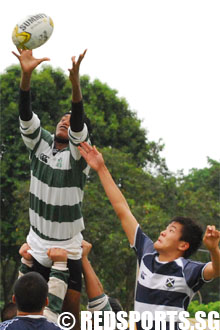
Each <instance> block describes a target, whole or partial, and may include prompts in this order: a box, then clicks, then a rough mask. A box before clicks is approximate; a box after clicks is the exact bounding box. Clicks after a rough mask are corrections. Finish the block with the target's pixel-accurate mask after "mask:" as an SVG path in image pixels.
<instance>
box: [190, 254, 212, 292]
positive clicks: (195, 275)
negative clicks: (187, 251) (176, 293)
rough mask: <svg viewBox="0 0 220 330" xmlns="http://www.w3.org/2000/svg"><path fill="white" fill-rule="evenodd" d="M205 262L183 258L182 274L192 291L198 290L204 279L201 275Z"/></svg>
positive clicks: (204, 281)
mask: <svg viewBox="0 0 220 330" xmlns="http://www.w3.org/2000/svg"><path fill="white" fill-rule="evenodd" d="M206 265H207V263H202V262H196V261H193V260H189V259H187V260H185V266H184V275H185V279H186V282H187V285H188V286H189V287H190V288H191V289H192V290H193V291H194V292H196V291H198V290H199V289H200V288H201V287H202V286H203V284H204V283H206V282H210V281H206V280H205V279H204V277H203V271H204V269H205V267H206Z"/></svg>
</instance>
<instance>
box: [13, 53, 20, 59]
mask: <svg viewBox="0 0 220 330" xmlns="http://www.w3.org/2000/svg"><path fill="white" fill-rule="evenodd" d="M12 54H14V55H15V56H16V57H17V58H18V59H20V56H19V55H18V54H17V53H15V52H13V51H12Z"/></svg>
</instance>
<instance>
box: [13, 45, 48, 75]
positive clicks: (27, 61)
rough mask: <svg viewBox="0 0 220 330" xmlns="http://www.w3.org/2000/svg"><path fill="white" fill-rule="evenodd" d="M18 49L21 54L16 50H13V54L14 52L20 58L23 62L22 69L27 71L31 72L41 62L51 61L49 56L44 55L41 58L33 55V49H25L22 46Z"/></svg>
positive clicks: (21, 62)
mask: <svg viewBox="0 0 220 330" xmlns="http://www.w3.org/2000/svg"><path fill="white" fill-rule="evenodd" d="M17 50H18V52H19V54H17V53H15V52H12V54H14V55H15V56H16V57H17V58H18V60H19V62H20V64H21V68H22V71H23V72H25V73H31V72H32V71H33V70H34V69H35V68H36V67H37V66H38V65H39V64H40V63H42V62H44V61H50V59H49V58H48V57H43V58H39V59H37V58H35V57H33V54H32V50H24V49H20V48H17Z"/></svg>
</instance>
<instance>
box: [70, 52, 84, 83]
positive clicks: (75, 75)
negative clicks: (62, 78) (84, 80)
mask: <svg viewBox="0 0 220 330" xmlns="http://www.w3.org/2000/svg"><path fill="white" fill-rule="evenodd" d="M86 52H87V49H85V50H84V52H83V53H82V54H80V55H79V57H78V60H77V61H76V56H72V58H71V60H72V68H71V69H68V70H69V73H70V74H69V79H70V81H71V82H72V83H74V82H75V81H76V80H77V81H78V80H79V67H80V64H81V62H82V60H83V58H84V56H85V54H86Z"/></svg>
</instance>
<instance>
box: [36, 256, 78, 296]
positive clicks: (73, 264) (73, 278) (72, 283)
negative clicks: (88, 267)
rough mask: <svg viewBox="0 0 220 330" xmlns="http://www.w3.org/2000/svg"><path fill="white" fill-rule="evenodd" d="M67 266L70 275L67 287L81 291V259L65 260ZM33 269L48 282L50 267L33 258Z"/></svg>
mask: <svg viewBox="0 0 220 330" xmlns="http://www.w3.org/2000/svg"><path fill="white" fill-rule="evenodd" d="M67 267H68V268H69V272H70V277H69V282H68V289H72V290H75V291H79V292H81V289H82V260H81V259H78V260H72V259H68V260H67ZM33 271H35V272H38V273H40V274H41V275H42V276H43V277H44V278H45V280H46V281H47V282H48V281H49V277H50V268H48V267H45V266H43V265H41V264H40V263H39V262H38V261H37V260H36V259H34V264H33Z"/></svg>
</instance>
